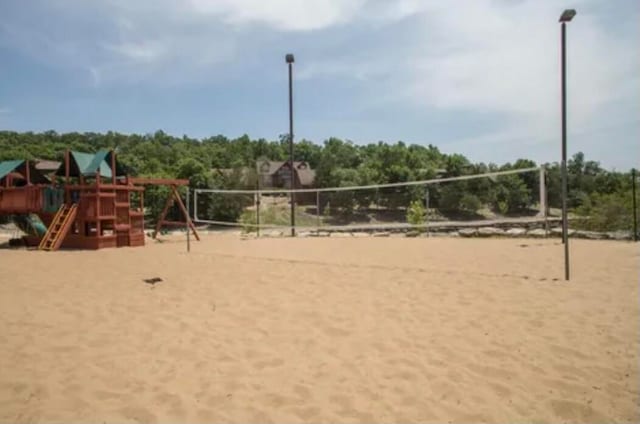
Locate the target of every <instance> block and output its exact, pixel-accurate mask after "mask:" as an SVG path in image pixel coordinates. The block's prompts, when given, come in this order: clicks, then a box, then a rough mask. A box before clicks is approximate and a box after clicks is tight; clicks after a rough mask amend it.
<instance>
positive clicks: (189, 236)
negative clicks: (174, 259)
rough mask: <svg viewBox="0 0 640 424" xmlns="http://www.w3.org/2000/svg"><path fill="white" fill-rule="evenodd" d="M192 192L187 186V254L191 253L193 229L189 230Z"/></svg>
mask: <svg viewBox="0 0 640 424" xmlns="http://www.w3.org/2000/svg"><path fill="white" fill-rule="evenodd" d="M189 193H190V190H189V186H187V217H186V218H187V219H186V225H187V253H188V252H191V229H190V228H189V220H190V219H191V198H190V195H189Z"/></svg>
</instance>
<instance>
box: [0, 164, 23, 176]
mask: <svg viewBox="0 0 640 424" xmlns="http://www.w3.org/2000/svg"><path fill="white" fill-rule="evenodd" d="M23 163H24V161H23V160H7V161H4V162H0V179H2V178H4V177H6V176H7V175H9V174H10V173H12V172H13V171H15V170H16V168H17V167H19V166H20V165H22V164H23Z"/></svg>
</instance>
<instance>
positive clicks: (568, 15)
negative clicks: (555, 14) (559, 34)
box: [559, 9, 576, 22]
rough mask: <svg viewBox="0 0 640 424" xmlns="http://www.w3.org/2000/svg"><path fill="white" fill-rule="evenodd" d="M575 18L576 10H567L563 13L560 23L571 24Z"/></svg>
mask: <svg viewBox="0 0 640 424" xmlns="http://www.w3.org/2000/svg"><path fill="white" fill-rule="evenodd" d="M574 16H576V11H575V9H566V10H565V11H564V12H562V15H560V20H559V22H571V19H573V17H574Z"/></svg>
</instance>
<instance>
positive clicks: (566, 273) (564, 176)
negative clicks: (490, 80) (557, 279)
mask: <svg viewBox="0 0 640 424" xmlns="http://www.w3.org/2000/svg"><path fill="white" fill-rule="evenodd" d="M561 31H562V40H561V41H562V46H561V56H562V65H561V66H562V70H561V73H562V164H561V172H562V241H563V243H564V279H565V280H566V281H569V223H568V221H567V56H566V24H565V23H564V22H563V23H562V30H561Z"/></svg>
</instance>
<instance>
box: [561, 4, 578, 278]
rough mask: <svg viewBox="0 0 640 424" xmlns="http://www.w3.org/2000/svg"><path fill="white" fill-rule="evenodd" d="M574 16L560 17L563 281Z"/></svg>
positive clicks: (567, 13)
mask: <svg viewBox="0 0 640 424" xmlns="http://www.w3.org/2000/svg"><path fill="white" fill-rule="evenodd" d="M574 16H576V11H575V10H574V9H566V10H565V11H564V12H562V15H560V20H559V22H561V23H562V26H561V47H560V48H561V61H562V62H561V73H562V77H561V78H562V80H561V87H562V163H561V165H560V172H561V173H562V242H563V244H564V279H565V280H567V281H569V222H568V220H567V54H566V44H567V38H566V23H567V22H571V20H572V19H573V17H574Z"/></svg>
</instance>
